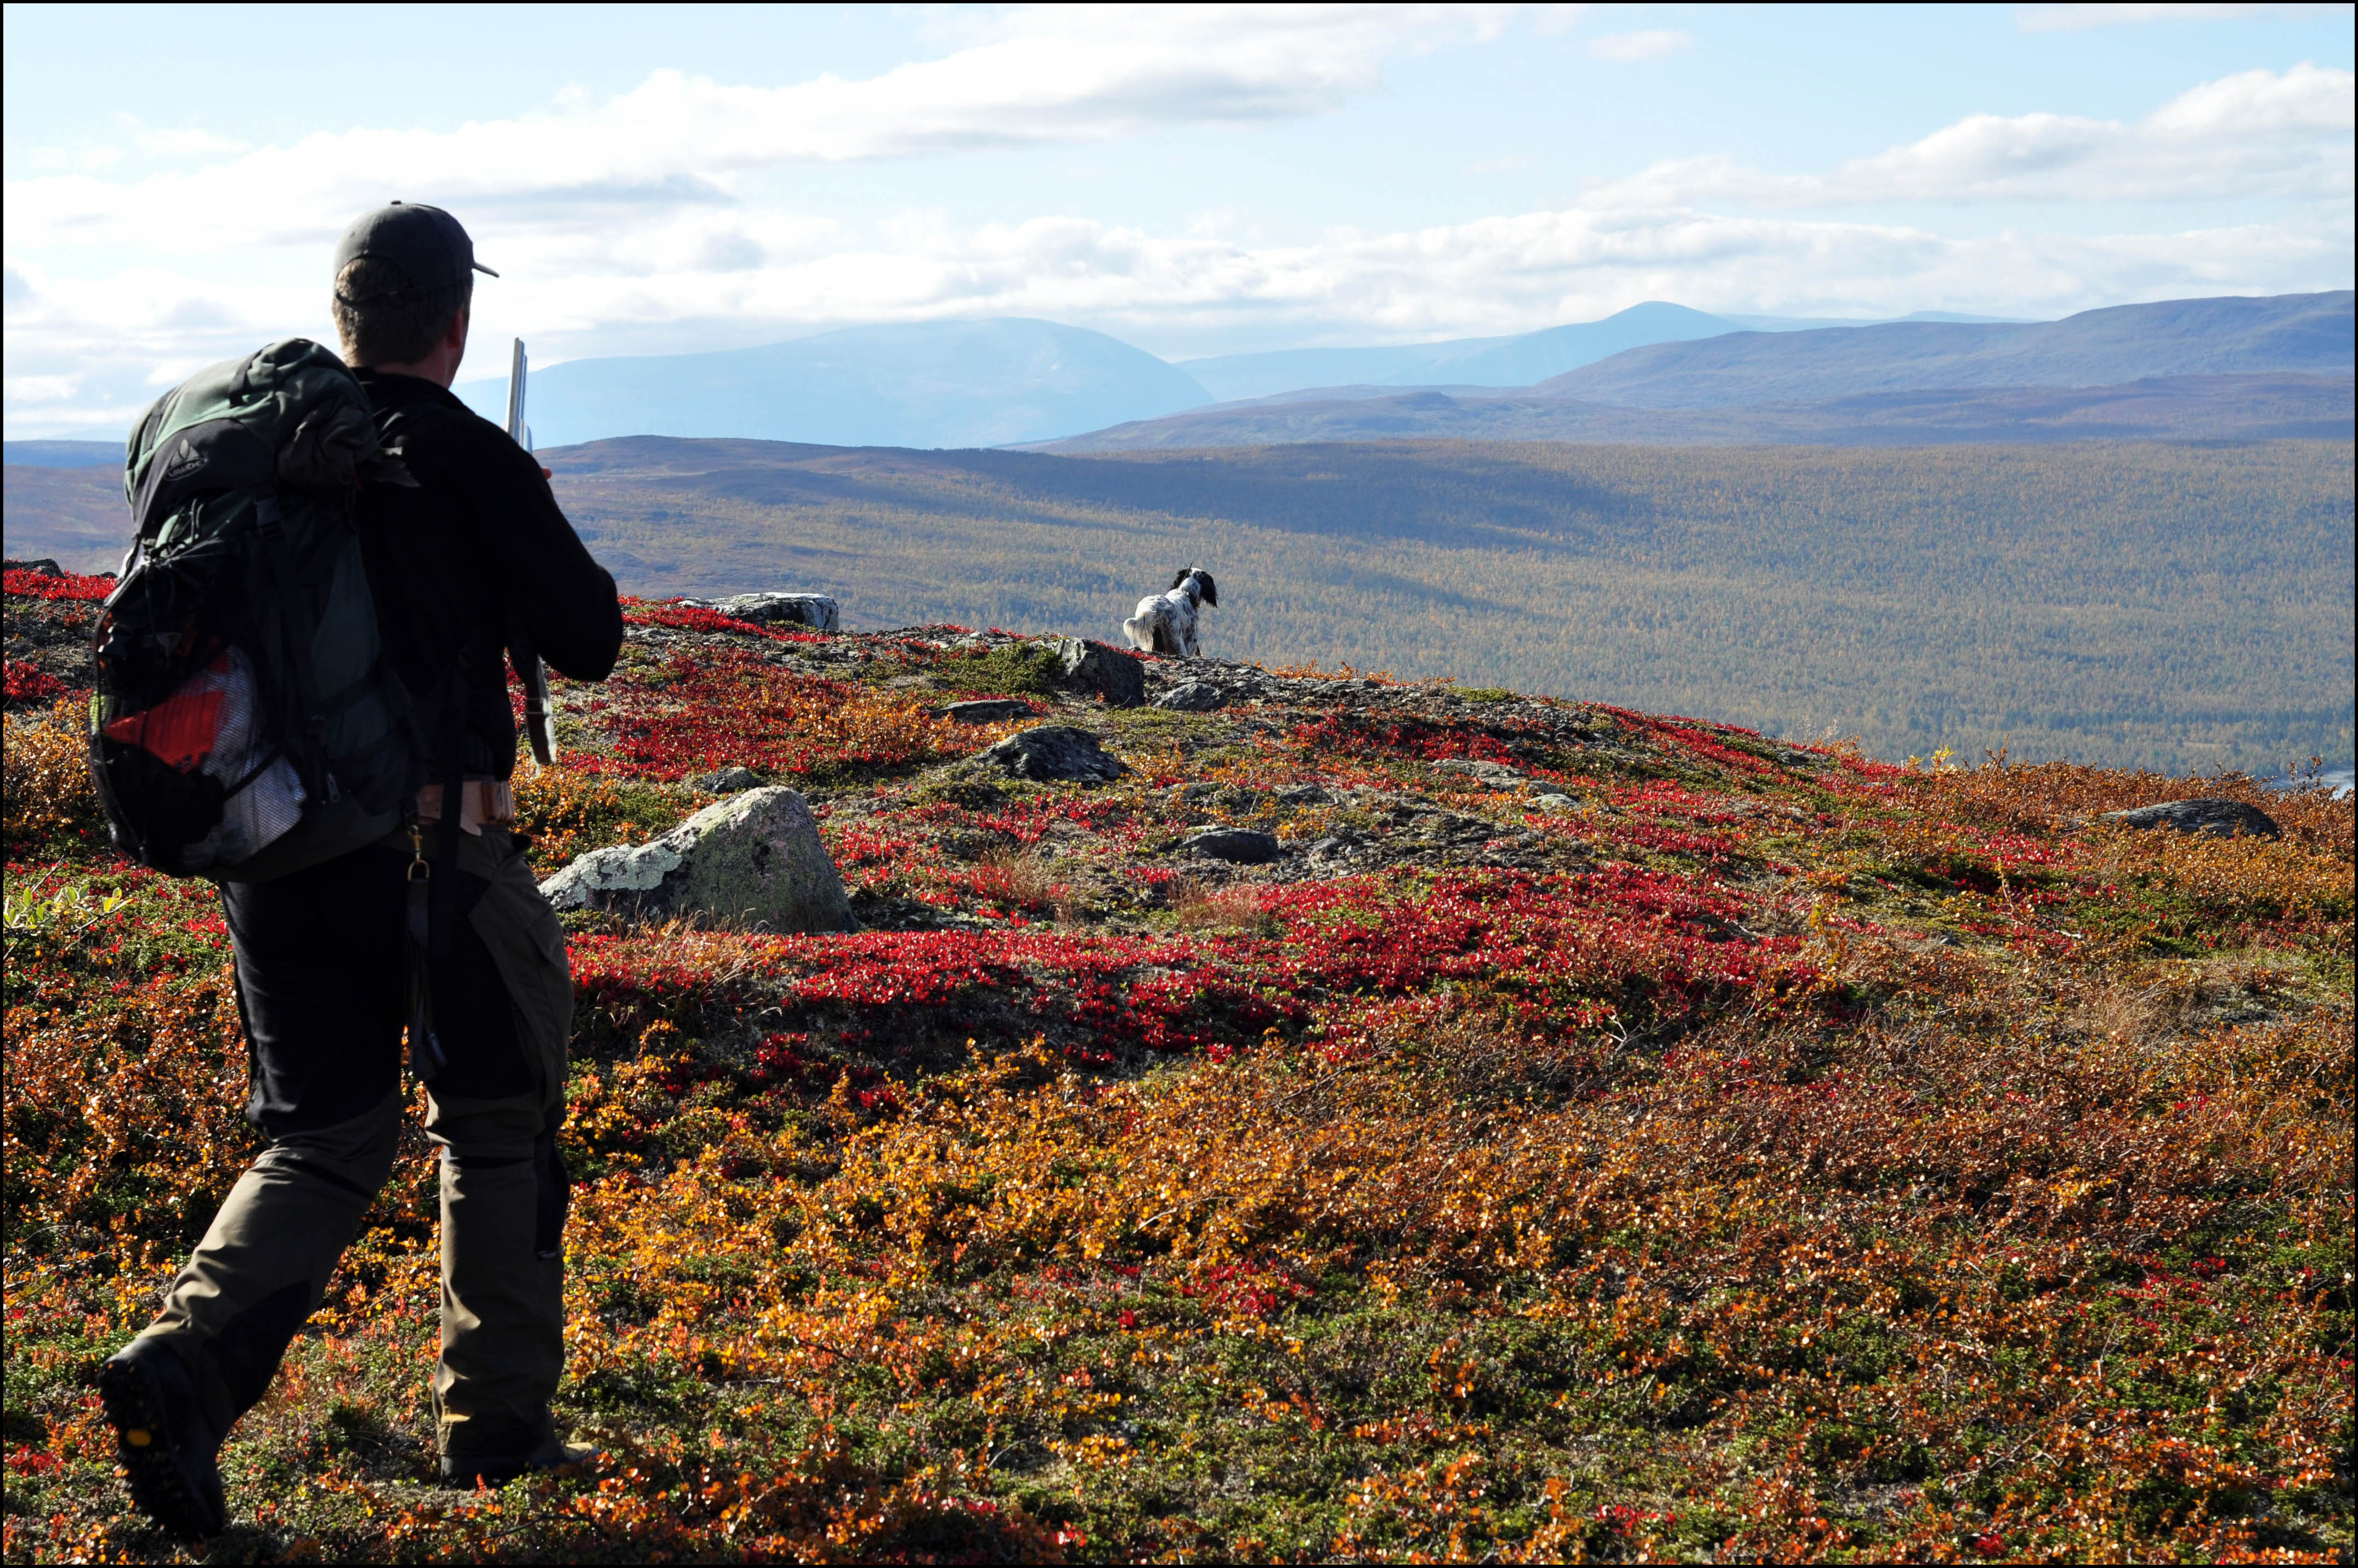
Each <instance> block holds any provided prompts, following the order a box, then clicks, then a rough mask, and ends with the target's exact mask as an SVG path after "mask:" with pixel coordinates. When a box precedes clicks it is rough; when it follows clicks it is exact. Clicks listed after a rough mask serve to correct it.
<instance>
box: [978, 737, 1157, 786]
mask: <svg viewBox="0 0 2358 1568" xmlns="http://www.w3.org/2000/svg"><path fill="white" fill-rule="evenodd" d="M974 760H975V762H978V763H980V764H981V765H982V766H984V767H988V768H996V769H999V770H1000V771H1001V772H1003V773H1012V774H1014V775H1015V776H1016V777H1017V778H1020V779H1031V780H1033V782H1034V783H1039V784H1046V783H1051V782H1054V781H1056V780H1070V781H1076V782H1078V783H1081V784H1109V783H1111V782H1112V781H1113V780H1115V779H1118V778H1120V777H1121V775H1122V774H1124V773H1128V772H1129V771H1130V770H1129V769H1128V768H1126V767H1124V766H1123V765H1122V762H1121V759H1120V757H1117V756H1115V755H1113V754H1112V753H1111V752H1108V751H1107V750H1106V749H1105V747H1104V746H1102V745H1100V744H1099V743H1098V738H1097V737H1096V736H1094V735H1092V734H1090V733H1089V732H1088V731H1087V730H1076V729H1074V728H1073V727H1072V726H1071V725H1069V724H1042V725H1039V726H1037V727H1035V728H1033V729H1030V730H1022V731H1021V732H1020V733H1017V734H1013V735H1010V736H1009V737H1008V738H1007V739H1006V740H1004V741H1000V742H999V743H998V744H996V745H994V746H989V747H985V748H984V749H983V750H982V751H980V752H977V753H976V754H975V758H974Z"/></svg>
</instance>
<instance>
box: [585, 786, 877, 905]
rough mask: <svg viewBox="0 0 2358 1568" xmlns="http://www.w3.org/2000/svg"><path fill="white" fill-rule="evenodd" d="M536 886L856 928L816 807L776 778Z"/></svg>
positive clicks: (605, 899)
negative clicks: (654, 836)
mask: <svg viewBox="0 0 2358 1568" xmlns="http://www.w3.org/2000/svg"><path fill="white" fill-rule="evenodd" d="M540 891H541V892H542V893H543V895H545V896H546V898H547V900H548V902H549V903H553V904H555V905H556V906H557V908H559V909H602V910H610V911H612V912H615V913H618V914H630V915H634V916H639V917H651V916H676V917H681V918H687V919H693V920H699V921H709V922H712V923H715V924H729V925H739V924H741V925H746V926H749V927H752V928H753V929H756V930H763V931H851V930H857V929H858V928H859V922H858V921H856V920H854V919H853V918H852V915H851V903H850V901H849V899H848V898H846V897H845V896H844V892H843V879H842V877H841V876H839V875H838V874H837V872H836V869H835V862H834V861H833V860H830V859H828V857H827V846H826V845H824V844H822V843H820V842H819V837H818V824H817V822H816V821H815V820H813V818H812V816H811V812H810V807H809V806H807V805H806V804H805V803H804V800H803V797H802V796H801V795H797V794H795V792H794V791H793V790H790V789H783V788H779V787H776V786H771V787H768V788H763V789H749V790H746V791H744V792H743V793H741V794H739V795H730V797H729V798H728V799H727V800H724V801H720V802H718V803H716V804H714V805H711V806H706V807H705V808H704V809H703V810H702V811H699V812H698V813H697V814H696V815H695V816H691V817H689V818H688V819H687V821H685V822H683V823H681V824H680V825H679V826H678V827H675V828H673V829H672V830H671V831H670V832H668V833H666V834H665V835H664V836H663V837H662V838H657V839H656V840H654V842H653V843H651V844H641V845H638V846H636V847H635V848H627V847H617V848H615V849H592V850H590V852H589V853H588V854H586V855H583V856H581V857H580V858H579V860H575V861H574V862H573V863H572V864H571V865H569V866H568V867H566V868H565V869H564V870H563V871H559V872H557V874H556V875H555V876H553V877H551V878H549V879H548V881H545V882H543V883H541V884H540Z"/></svg>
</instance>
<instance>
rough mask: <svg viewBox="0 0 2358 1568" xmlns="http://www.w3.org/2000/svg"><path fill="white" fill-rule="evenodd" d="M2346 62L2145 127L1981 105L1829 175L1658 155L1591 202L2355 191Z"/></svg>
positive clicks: (2203, 196)
mask: <svg viewBox="0 0 2358 1568" xmlns="http://www.w3.org/2000/svg"><path fill="white" fill-rule="evenodd" d="M2353 92H2358V81H2353V77H2352V75H2351V73H2350V72H2349V71H2346V70H2332V69H2330V68H2325V67H2320V66H2317V65H2312V64H2309V63H2307V62H2304V63H2302V64H2299V65H2297V66H2294V67H2293V68H2292V69H2291V70H2287V71H2285V72H2283V73H2282V74H2281V75H2279V74H2277V73H2276V72H2274V71H2268V70H2246V71H2242V72H2238V73H2237V74H2235V75H2234V76H2228V77H2222V78H2221V79H2219V80H2218V81H2209V82H2204V83H2202V84H2201V86H2198V87H2194V88H2191V89H2190V90H2189V91H2187V92H2183V93H2180V95H2179V96H2178V97H2176V98H2174V99H2172V100H2171V101H2170V102H2169V103H2165V104H2163V105H2162V106H2161V107H2160V108H2158V109H2157V110H2155V111H2154V112H2153V113H2152V114H2148V115H2147V116H2146V117H2145V118H2144V119H2143V120H2141V121H2139V122H2137V123H2136V124H2123V123H2122V122H2120V121H2117V120H2093V119H2086V118H2082V117H2079V116H2075V115H2069V114H2016V115H1997V114H1974V115H1969V116H1967V117H1966V118H1964V119H1963V120H1960V121H1958V122H1957V123H1956V124H1952V125H1949V126H1945V127H1943V128H1942V129H1941V130H1938V131H1935V132H1933V133H1932V134H1931V135H1929V136H1926V137H1924V138H1923V139H1922V140H1920V141H1916V142H1911V143H1909V144H1908V145H1907V146H1899V147H1894V148H1892V149H1890V150H1889V151H1887V152H1883V153H1878V154H1877V155H1875V156H1874V157H1865V158H1856V159H1854V160H1852V161H1850V162H1848V163H1845V164H1843V165H1841V166H1840V167H1838V168H1834V169H1833V170H1831V171H1830V172H1828V173H1825V174H1815V175H1776V174H1769V173H1766V172H1764V171H1762V170H1759V169H1755V168H1747V167H1745V166H1743V165H1741V164H1738V163H1736V161H1735V160H1734V159H1733V158H1730V157H1725V155H1714V156H1712V157H1699V158H1687V159H1681V160H1678V161H1675V162H1669V163H1660V164H1656V165H1655V166H1653V167H1652V168H1648V169H1646V170H1644V171H1643V172H1641V173H1639V174H1637V175H1634V176H1632V177H1630V178H1628V179H1623V180H1616V181H1612V182H1610V183H1607V184H1604V185H1600V186H1598V187H1597V188H1596V189H1594V190H1592V191H1591V192H1590V193H1589V196H1588V200H1589V201H1590V202H1591V203H1592V204H1599V205H1614V204H1624V203H1626V204H1629V205H1635V206H1641V207H1644V206H1660V205H1662V204H1664V203H1675V202H1682V201H1695V200H1712V199H1722V200H1725V199H1734V200H1743V201H1748V202H1758V203H1761V204H1763V205H1768V206H1784V207H1833V206H1852V205H1860V204H1865V203H1872V202H1888V201H2020V200H2073V201H2106V200H2139V201H2185V200H2219V199H2234V198H2240V197H2250V196H2311V197H2320V196H2322V197H2341V198H2343V199H2345V200H2346V199H2347V198H2348V196H2349V195H2350V192H2351V135H2352V129H2353Z"/></svg>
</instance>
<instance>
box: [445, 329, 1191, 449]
mask: <svg viewBox="0 0 2358 1568" xmlns="http://www.w3.org/2000/svg"><path fill="white" fill-rule="evenodd" d="M455 390H456V391H457V392H458V394H459V395H460V397H461V398H463V399H465V400H466V402H467V404H468V406H470V407H471V408H473V409H474V410H475V411H476V412H477V413H479V414H481V415H484V416H487V417H490V418H493V419H503V418H504V417H505V416H506V410H507V380H506V378H505V377H501V378H500V379H498V380H495V381H476V382H462V383H460V385H459V386H458V387H457V388H456V389H455ZM526 390H527V392H528V394H529V395H528V396H527V398H526V400H525V401H526V413H527V415H528V416H529V418H530V421H531V425H532V434H533V439H534V440H535V443H536V444H538V445H540V446H544V447H562V446H572V445H576V444H578V443H579V442H582V441H594V440H600V439H603V438H609V437H614V436H625V435H646V436H697V437H744V438H755V439H768V440H795V441H806V442H817V443H820V444H822V445H827V446H838V447H884V446H890V447H997V446H1006V445H1009V444H1011V443H1013V442H1018V441H1036V440H1042V439H1044V438H1049V437H1052V436H1060V435H1067V434H1070V433H1071V432H1072V431H1074V430H1076V429H1086V428H1089V427H1095V426H1098V425H1103V424H1108V423H1113V422H1116V421H1120V420H1130V419H1150V418H1153V417H1155V416H1159V415H1164V414H1175V413H1177V412H1179V411H1180V410H1182V409H1185V408H1194V407H1196V406H1199V405H1202V404H1206V403H1209V402H1211V401H1212V395H1211V394H1210V393H1208V392H1206V391H1205V390H1204V388H1203V387H1202V386H1201V385H1199V384H1196V382H1195V379H1194V378H1193V377H1191V376H1190V375H1188V374H1187V373H1186V372H1184V371H1183V370H1179V369H1177V368H1175V367H1174V366H1172V365H1170V364H1168V363H1166V362H1163V361H1162V360H1159V359H1156V358H1155V357H1154V356H1153V355H1152V354H1150V353H1148V352H1146V351H1144V350H1142V349H1134V348H1132V347H1130V345H1129V344H1128V343H1125V342H1123V341H1120V339H1118V338H1109V337H1107V336H1106V335H1105V334H1104V333H1103V332H1091V331H1087V330H1084V329H1082V328H1079V327H1066V326H1062V325H1059V324H1058V323H1056V322H1055V321H1034V320H1030V319H1023V318H1020V317H1011V318H1002V319H995V320H988V321H921V322H908V323H903V324H900V325H895V326H886V327H851V328H847V329H845V330H842V331H838V332H821V333H819V334H818V335H817V336H816V337H810V338H797V339H795V341H792V342H785V343H773V344H770V345H768V346H767V347H763V348H758V349H732V350H728V351H722V352H719V353H708V354H665V355H649V356H644V357H636V358H630V359H590V360H570V361H568V362H565V363H564V364H560V365H555V366H552V367H550V368H549V369H547V370H545V371H535V372H534V373H532V376H531V378H530V380H529V382H528V384H527V388H526ZM1117 409H1119V410H1120V412H1119V413H1114V412H1112V411H1113V410H1117Z"/></svg>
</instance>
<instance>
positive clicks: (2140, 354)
mask: <svg viewBox="0 0 2358 1568" xmlns="http://www.w3.org/2000/svg"><path fill="white" fill-rule="evenodd" d="M2351 300H2352V296H2351V291H2350V290H2347V289H2343V290H2341V291H2338V292H2335V293H2330V294H2288V295H2278V296H2275V297H2268V298H2241V297H2232V298H2219V299H2170V300H2163V301H2160V302H2158V303H2156V304H2151V305H2120V306H2114V307H2111V308H2106V309H2101V310H2086V311H2082V312H2081V313H2080V314H2079V315H2077V316H2071V317H2067V318H2065V319H2062V320H2061V321H2034V322H1959V321H1944V320H1922V319H1919V320H1914V321H1895V322H1886V323H1882V324H1879V325H1874V326H1866V327H1837V328H1823V329H1817V330H1806V331H1774V332H1762V331H1736V332H1726V333H1722V334H1718V335H1715V336H1713V337H1709V338H1700V339H1693V340H1689V341H1682V342H1656V343H1650V344H1646V345H1643V346H1640V347H1638V348H1633V349H1626V350H1624V351H1621V352H1619V353H1617V354H1614V355H1613V356H1611V357H1610V358H1607V359H1603V360H1599V361H1596V362H1593V363H1590V364H1587V365H1583V366H1581V367H1580V368H1578V369H1576V370H1572V371H1568V372H1566V373H1563V374H1561V375H1555V376H1551V377H1549V378H1547V379H1545V380H1543V381H1541V382H1540V383H1539V384H1536V385H1528V386H1525V387H1522V388H1520V389H1518V390H1515V391H1511V392H1502V391H1500V390H1498V389H1496V388H1487V387H1482V386H1479V385H1475V384H1467V383H1464V382H1460V383H1458V384H1456V385H1455V386H1452V387H1449V388H1445V389H1444V388H1442V387H1430V386H1427V387H1416V388H1410V387H1401V388H1400V389H1398V390H1391V389H1389V388H1385V387H1381V386H1375V387H1370V386H1367V385H1364V384H1363V385H1359V386H1352V387H1334V388H1327V389H1325V390H1322V391H1318V392H1313V393H1296V394H1293V395H1282V396H1273V397H1264V398H1261V399H1258V400H1256V401H1253V402H1236V403H1224V404H1221V405H1219V406H1216V407H1211V408H1201V409H1195V410H1193V411H1189V412H1185V413H1182V414H1178V415H1166V416H1163V417H1162V418H1160V419H1151V420H1141V421H1139V422H1137V423H1135V424H1132V425H1130V426H1127V427H1116V428H1112V429H1106V430H1096V431H1091V432H1089V433H1087V434H1086V435H1081V436H1073V437H1067V438H1065V439H1063V440H1059V441H1055V442H1043V443H1037V444H1036V449H1039V450H1043V451H1053V452H1065V453H1077V452H1109V451H1136V450H1152V449H1177V448H1188V447H1230V446H1264V445H1271V444H1284V443H1291V442H1297V441H1371V440H1397V439H1415V438H1422V439H1438V438H1446V439H1457V440H1525V441H1632V442H1645V443H1661V444H1672V445H1683V444H1689V443H1698V442H1700V443H1717V442H1735V443H1746V442H1756V441H1757V442H1788V441H1795V442H1806V443H1812V444H1823V445H1830V446H1871V445H1881V444H1886V443H1892V442H1911V441H1924V442H1951V441H1974V442H1982V441H2004V440H2009V439H2012V440H2023V441H2050V440H2087V439H2095V438H2111V439H2130V440H2264V439H2286V438H2316V439H2346V438H2347V437H2348V432H2349V430H2350V428H2351V370H2352V353H2351V342H2352V325H2353V320H2352V310H2351ZM1600 324H1601V323H1600ZM2066 392H2071V393H2075V394H2078V393H2084V394H2085V395H2071V396H2064V395H2061V394H2063V393H2066ZM1641 413H1642V414H1647V415H1650V417H1637V416H1638V415H1639V414H1641Z"/></svg>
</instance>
